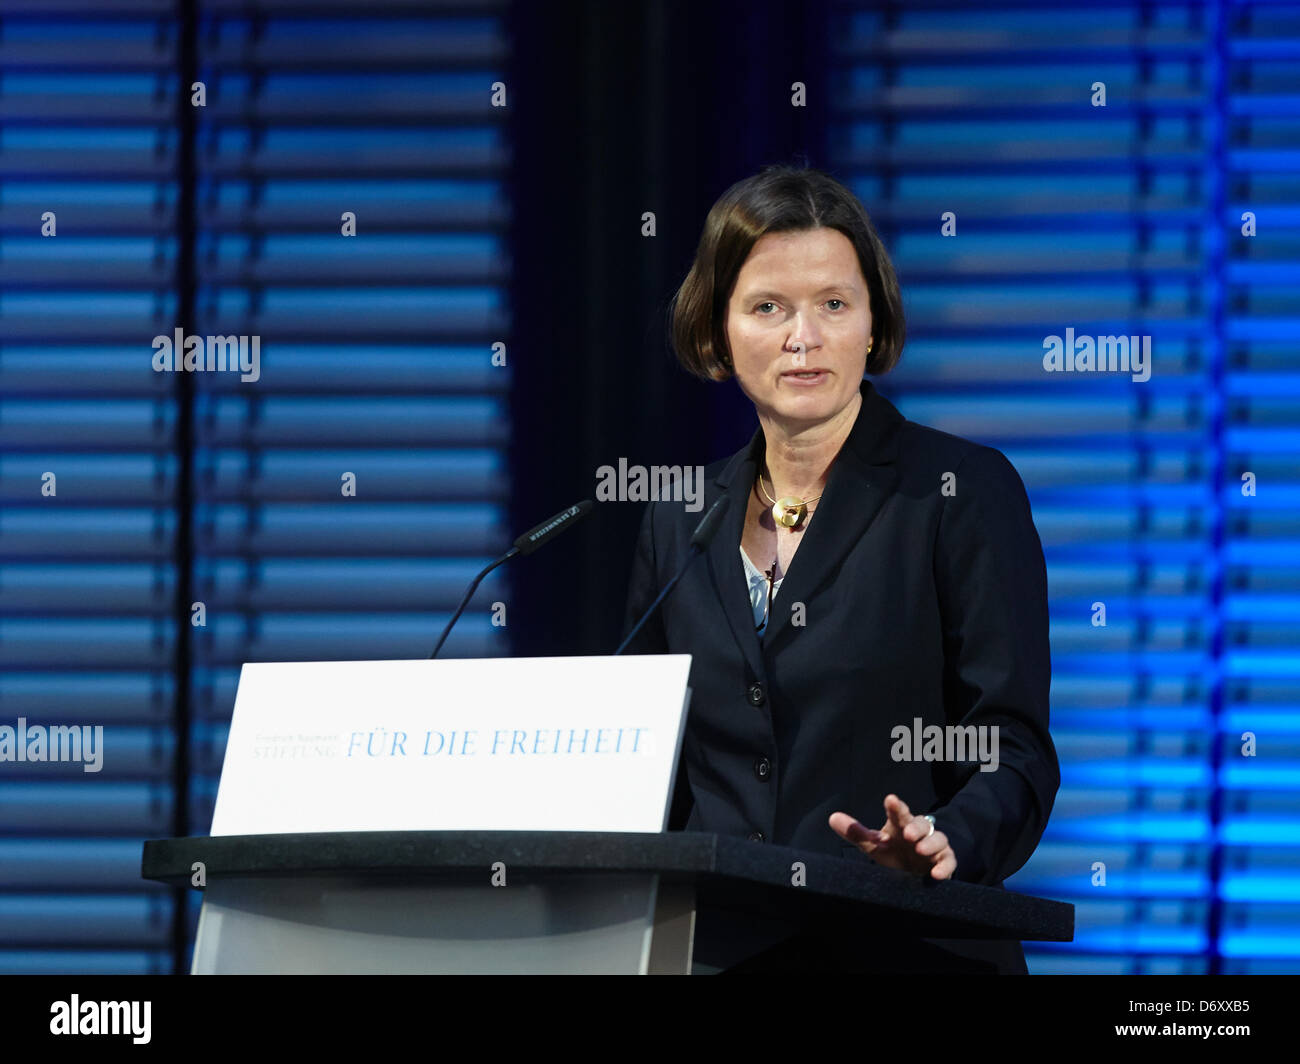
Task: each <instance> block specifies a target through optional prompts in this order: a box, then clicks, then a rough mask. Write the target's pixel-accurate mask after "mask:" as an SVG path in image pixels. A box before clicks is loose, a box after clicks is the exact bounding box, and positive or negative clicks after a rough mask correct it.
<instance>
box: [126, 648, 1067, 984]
mask: <svg viewBox="0 0 1300 1064" xmlns="http://www.w3.org/2000/svg"><path fill="white" fill-rule="evenodd" d="M689 671H690V658H689V656H687V655H680V654H678V655H672V654H664V655H637V656H634V657H630V658H623V657H595V658H531V659H530V658H512V659H496V660H482V661H466V660H447V661H357V662H283V663H265V662H263V663H255V664H247V665H245V666H244V668H243V671H242V673H241V676H240V683H239V692H238V695H237V697H236V701H235V711H234V716H233V718H232V720H231V726H230V734H229V738H228V740H227V744H226V754H225V761H224V765H223V769H222V774H221V784H220V787H219V789H218V792H217V802H216V807H215V810H214V812H213V818H212V829H211V835H210V837H206V838H184V839H166V840H157V841H153V842H148V843H146V844H145V848H144V855H143V873H144V875H145V877H147V878H149V879H156V880H162V881H164V882H169V883H175V884H182V885H189V886H193V887H196V888H201V889H202V890H203V891H204V899H203V907H202V911H201V914H200V917H199V926H198V933H197V937H196V939H195V946H194V963H193V968H192V970H193V971H194V972H195V973H234V972H246V973H270V972H283V973H294V972H301V973H309V972H312V973H326V972H333V973H364V972H376V973H377V972H391V973H439V972H442V973H457V972H465V973H468V972H503V973H504V972H516V973H524V972H536V973H540V972H574V973H577V972H608V973H614V972H622V973H652V972H677V973H687V972H708V971H732V970H754V969H756V968H758V969H761V968H762V966H763V965H764V963H765V960H764V959H765V958H768V959H771V958H772V957H773V956H775V957H777V958H780V956H781V951H783V950H784V951H786V953H787V955H788V954H789V951H790V950H791V948H792V945H791V944H792V943H794V944H795V945H794V947H793V948H794V950H795V952H796V953H799V954H800V955H801V956H804V957H808V956H816V955H817V953H818V951H819V950H825V951H828V953H835V952H836V951H838V952H839V953H840V954H842V955H845V956H847V957H848V958H849V960H850V962H852V963H853V964H856V963H857V960H858V958H859V957H870V958H871V963H872V964H873V965H876V966H877V968H878V970H883V971H898V970H916V968H915V967H914V966H915V964H916V963H917V961H918V958H920V959H921V960H922V961H923V962H924V964H925V965H926V966H927V967H925V968H924V969H923V970H934V971H951V970H966V971H971V970H976V971H978V970H988V968H989V962H988V961H987V959H986V958H987V955H988V953H989V950H988V949H987V948H985V949H982V950H980V949H977V950H976V951H975V953H976V955H977V956H976V957H975V958H974V959H972V958H971V957H968V956H964V955H963V950H962V943H963V942H971V941H980V942H984V941H987V940H990V939H992V940H999V939H1000V940H1003V941H1007V942H1012V941H1014V940H1016V939H1057V940H1061V939H1068V938H1070V937H1071V935H1072V928H1073V909H1072V907H1071V906H1069V905H1063V904H1060V903H1056V902H1049V901H1043V900H1040V899H1036V898H1026V897H1021V896H1018V895H1014V894H1008V893H1007V892H1006V891H1004V890H1002V889H1000V888H998V889H993V888H984V887H977V886H972V885H969V884H962V883H934V882H931V881H928V880H919V879H915V878H913V877H910V876H906V875H903V874H902V873H897V872H893V871H891V870H889V869H885V868H881V867H878V866H876V865H874V864H873V863H872V862H871V861H870V860H869V859H868V858H867V857H866V856H865V855H862V854H860V853H858V852H857V851H852V852H851V855H850V857H848V858H845V857H839V856H829V855H827V854H820V853H803V852H800V851H796V850H791V849H786V848H783V847H780V846H773V845H770V844H766V843H760V842H751V841H749V840H748V839H741V838H733V837H729V836H728V837H723V836H716V835H704V834H691V833H674V832H666V831H665V828H666V827H667V824H668V811H669V806H670V799H671V796H672V793H673V784H674V778H675V773H676V767H677V760H678V755H679V753H680V750H681V742H682V733H683V731H684V721H685V719H686V713H687V708H688V705H689V699H690V689H689V687H688V685H687V683H688V678H689ZM827 830H828V833H829V828H828V829H827ZM854 858H856V859H854ZM981 960H982V961H983V965H982V966H981V963H980V961H981ZM776 966H777V967H782V966H783V965H782V964H780V963H778V964H777V965H776ZM909 966H911V967H909Z"/></svg>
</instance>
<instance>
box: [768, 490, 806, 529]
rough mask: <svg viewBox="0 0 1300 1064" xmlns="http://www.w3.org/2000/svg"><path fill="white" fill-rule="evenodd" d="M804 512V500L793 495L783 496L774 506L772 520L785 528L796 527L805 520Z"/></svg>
mask: <svg viewBox="0 0 1300 1064" xmlns="http://www.w3.org/2000/svg"><path fill="white" fill-rule="evenodd" d="M803 514H804V504H803V500H801V499H796V498H795V497H794V496H793V495H784V496H782V497H781V498H779V499H777V500H776V505H775V506H773V507H772V520H773V521H775V522H776V523H777V524H778V525H781V526H782V527H783V528H794V526H795V525H797V524H798V523H799V522H800V521H802V520H803Z"/></svg>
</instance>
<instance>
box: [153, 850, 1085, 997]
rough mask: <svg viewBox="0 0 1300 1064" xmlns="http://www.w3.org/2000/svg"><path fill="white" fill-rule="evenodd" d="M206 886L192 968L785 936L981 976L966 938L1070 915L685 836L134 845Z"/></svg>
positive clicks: (457, 962)
mask: <svg viewBox="0 0 1300 1064" xmlns="http://www.w3.org/2000/svg"><path fill="white" fill-rule="evenodd" d="M196 868H201V869H202V870H203V877H202V878H203V879H204V880H205V881H206V887H205V888H204V889H205V897H204V903H203V910H202V915H201V917H200V922H199V928H198V935H197V938H196V941H195V948H194V963H193V968H192V970H193V972H194V973H196V974H213V973H230V974H233V973H249V974H252V973H302V974H307V973H320V974H325V973H340V974H341V973H353V974H357V973H404V974H415V973H428V974H436V973H444V974H457V973H460V974H468V973H574V974H577V973H601V974H617V973H621V974H637V973H640V974H653V973H679V974H684V973H691V972H693V973H696V974H706V973H715V972H720V971H745V970H762V964H763V958H764V957H766V956H777V955H779V954H780V951H781V950H782V949H785V948H787V947H788V944H789V943H790V942H792V941H802V942H817V943H823V944H826V945H827V948H830V945H829V944H831V943H834V948H835V949H836V950H838V951H839V952H840V954H841V956H859V957H861V958H862V965H861V970H863V971H876V972H918V971H919V972H971V973H980V972H990V971H992V970H993V969H992V968H991V967H990V965H989V964H988V963H987V962H983V963H981V962H979V961H973V960H971V959H970V958H969V957H967V956H965V955H964V954H963V952H962V949H961V945H962V943H963V942H964V941H969V940H977V939H978V940H990V939H994V940H996V939H1001V940H1008V941H1009V940H1015V939H1035V940H1044V941H1069V940H1070V939H1071V938H1072V937H1073V928H1074V907H1073V906H1071V905H1068V904H1065V903H1062V902H1055V901H1048V900H1044V899H1040V898H1033V897H1027V896H1024V895H1018V894H1014V893H1011V892H1008V891H1006V890H1003V889H1001V888H992V887H982V886H975V885H972V884H966V883H958V882H944V883H935V882H930V881H926V880H922V879H918V878H916V877H913V876H908V875H905V874H903V873H901V872H894V871H892V870H890V869H885V868H881V867H878V866H876V865H874V864H872V863H871V862H870V861H869V860H868V859H866V858H865V857H864V858H863V859H862V860H861V861H858V860H852V859H846V858H840V857H831V856H827V855H823V854H814V853H804V852H801V851H798V850H792V849H787V848H785V847H781V846H772V845H769V844H764V843H756V842H751V841H749V840H748V839H741V838H731V837H724V836H717V835H706V834H696V833H688V832H680V833H678V832H670V833H662V834H643V833H618V832H494V831H485V832H461V831H433V832H423V831H398V832H389V831H374V832H341V833H329V832H322V833H301V834H282V835H252V836H225V837H216V838H185V839H165V840H157V841H151V842H147V843H145V846H144V855H143V874H144V876H145V877H146V878H148V879H154V880H159V881H162V882H167V883H172V884H178V885H191V884H193V882H194V879H195V869H196Z"/></svg>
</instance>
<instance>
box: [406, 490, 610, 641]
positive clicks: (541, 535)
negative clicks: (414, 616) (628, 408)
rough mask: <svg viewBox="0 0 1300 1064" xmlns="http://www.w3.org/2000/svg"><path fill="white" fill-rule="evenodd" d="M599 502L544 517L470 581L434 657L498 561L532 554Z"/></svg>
mask: <svg viewBox="0 0 1300 1064" xmlns="http://www.w3.org/2000/svg"><path fill="white" fill-rule="evenodd" d="M595 508H596V504H595V503H594V502H592V501H591V500H590V499H583V500H582V502H580V503H577V504H576V505H574V506H570V507H569V508H568V509H567V510H561V511H560V512H559V513H558V514H556V515H555V516H554V517H551V518H548V519H547V520H545V521H543V522H542V523H541V524H540V525H538V526H537V527H536V528H530V529H529V530H528V531H527V532H525V533H524V534H523V535H522V536H520V537H519V538H518V539H516V540H515V542H514V546H512V547H511V548H510V549H509V550H508V551H506V552H505V553H504V554H503V555H501V557H500V558H498V559H497V560H496V561H494V562H493V563H492V564H491V565H489V566H488V567H487V568H486V569H484V570H483V571H482V572H481V573H479V574H478V576H476V577H474V579H473V580H472V581H471V582H470V585H469V589H468V590H467V591H466V592H465V597H464V598H463V599H461V600H460V605H459V606H457V607H456V612H455V613H453V614H452V615H451V620H449V621H448V622H447V627H446V628H444V629H443V630H442V635H440V636H439V637H438V642H437V643H436V644H435V645H434V648H433V653H432V654H430V655H429V657H430V659H432V658H436V657H437V656H438V651H439V650H441V649H442V644H443V643H445V642H446V641H447V636H449V635H451V629H452V626H453V625H454V624H455V623H456V622H457V621H458V620H460V615H461V614H462V613H464V612H465V607H466V606H468V605H469V600H470V599H472V598H473V597H474V592H475V591H477V590H478V586H479V584H480V583H481V582H482V580H483V578H484V577H485V576H487V574H488V573H490V572H491V571H492V570H493V569H495V568H496V567H497V566H498V565H501V564H503V563H504V562H508V561H509V560H510V559H511V558H513V557H514V556H515V555H520V556H523V555H525V554H532V553H533V551H535V550H537V549H538V548H539V547H541V546H542V545H543V544H545V543H549V542H550V541H551V540H553V539H554V538H555V537H556V536H558V535H559V534H560V533H561V532H564V531H565V530H566V529H570V528H572V527H573V526H574V525H575V524H577V522H579V521H581V520H582V519H583V518H584V517H586V516H587V515H588V514H589V513H591V511H592V510H594V509H595Z"/></svg>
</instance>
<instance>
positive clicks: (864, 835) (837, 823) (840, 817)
mask: <svg viewBox="0 0 1300 1064" xmlns="http://www.w3.org/2000/svg"><path fill="white" fill-rule="evenodd" d="M829 824H830V826H831V830H832V831H834V832H835V834H837V835H838V836H839V837H840V838H842V839H844V840H845V841H846V842H851V843H853V845H855V846H861V845H862V844H863V843H872V844H874V843H876V842H878V841H879V835H880V833H879V832H878V831H874V830H873V829H871V828H869V827H867V826H866V825H865V824H863V823H861V822H860V821H858V820H857V819H856V818H854V817H851V816H849V814H848V813H832V814H831V815H830V820H829Z"/></svg>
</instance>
